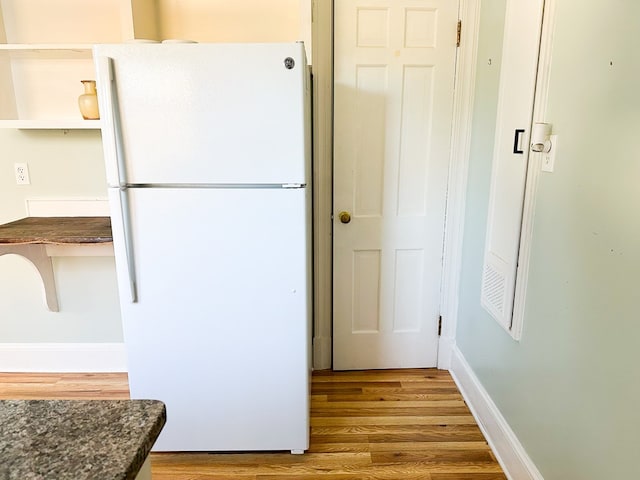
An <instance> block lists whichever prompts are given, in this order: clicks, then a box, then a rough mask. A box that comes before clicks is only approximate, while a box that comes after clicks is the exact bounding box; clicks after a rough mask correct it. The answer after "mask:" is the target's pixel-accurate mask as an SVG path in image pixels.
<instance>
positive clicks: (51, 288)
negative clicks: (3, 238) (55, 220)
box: [0, 243, 60, 312]
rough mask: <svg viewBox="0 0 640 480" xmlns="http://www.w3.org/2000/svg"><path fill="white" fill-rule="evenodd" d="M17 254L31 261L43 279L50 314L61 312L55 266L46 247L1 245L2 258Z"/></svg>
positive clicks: (37, 245)
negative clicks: (54, 273)
mask: <svg viewBox="0 0 640 480" xmlns="http://www.w3.org/2000/svg"><path fill="white" fill-rule="evenodd" d="M8 254H15V255H20V256H22V257H24V258H26V259H27V260H29V261H30V262H31V263H32V264H33V266H34V267H36V270H38V273H39V274H40V278H41V279H42V283H43V285H44V296H45V303H46V305H47V308H48V309H49V311H50V312H59V311H60V307H59V306H58V295H57V292H56V282H55V278H54V276H53V264H52V262H51V257H49V256H48V255H47V248H46V245H44V244H41V243H38V244H21V245H11V244H8V245H6V244H5V245H0V257H1V256H2V255H8Z"/></svg>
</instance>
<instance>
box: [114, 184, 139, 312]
mask: <svg viewBox="0 0 640 480" xmlns="http://www.w3.org/2000/svg"><path fill="white" fill-rule="evenodd" d="M118 196H119V197H120V198H119V200H120V201H119V203H120V216H121V219H122V232H123V235H122V236H123V240H124V251H125V256H126V257H127V276H128V278H129V282H128V283H129V295H130V298H131V303H137V302H138V286H137V284H136V264H135V261H134V255H133V242H132V240H131V215H130V214H129V213H130V208H129V193H128V188H127V187H124V186H123V187H120V191H119V192H118Z"/></svg>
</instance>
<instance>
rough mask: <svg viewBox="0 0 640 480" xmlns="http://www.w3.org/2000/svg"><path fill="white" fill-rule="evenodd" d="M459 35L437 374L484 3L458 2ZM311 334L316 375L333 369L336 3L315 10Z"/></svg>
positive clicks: (453, 290) (452, 300) (321, 2)
mask: <svg viewBox="0 0 640 480" xmlns="http://www.w3.org/2000/svg"><path fill="white" fill-rule="evenodd" d="M458 1H459V3H458V18H459V20H461V21H462V25H463V28H462V35H461V39H460V40H461V41H460V46H459V48H458V52H457V55H456V67H455V72H456V73H455V86H454V112H453V126H452V135H451V154H450V159H449V179H448V184H447V204H446V207H445V208H446V220H445V232H444V235H445V242H444V251H443V273H442V278H441V282H442V293H441V299H440V314H441V316H442V331H441V336H440V340H439V344H438V368H441V369H448V368H449V366H450V364H451V354H452V352H453V347H454V346H455V335H456V325H457V315H458V287H459V283H460V271H461V259H462V238H463V226H464V214H465V200H466V189H467V188H466V187H467V173H468V163H469V150H470V140H471V122H472V114H473V100H474V95H473V87H474V85H475V66H476V57H477V38H478V29H479V23H480V1H481V0H458ZM311 17H312V20H311V21H312V26H311V30H312V35H311V36H312V42H311V45H312V51H313V54H312V58H313V66H312V73H313V78H314V86H313V105H314V112H313V124H314V126H313V137H314V142H313V158H314V166H313V189H314V193H313V200H314V221H313V225H314V234H313V239H314V327H313V368H314V369H316V370H322V369H328V368H331V366H332V358H331V355H332V353H331V352H332V340H333V338H332V323H333V297H332V288H333V278H332V275H333V270H332V262H333V231H332V228H333V221H332V215H333V1H332V0H313V4H312V15H311Z"/></svg>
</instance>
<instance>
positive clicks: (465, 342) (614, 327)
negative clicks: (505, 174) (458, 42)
mask: <svg viewBox="0 0 640 480" xmlns="http://www.w3.org/2000/svg"><path fill="white" fill-rule="evenodd" d="M555 3H556V4H557V18H556V28H555V38H554V43H553V63H552V73H551V84H550V95H549V103H548V110H547V118H546V120H547V121H548V122H550V123H552V124H553V130H554V133H557V134H558V135H559V143H558V155H557V159H556V169H555V172H554V173H543V174H541V177H540V184H539V188H538V195H537V203H536V212H535V225H534V233H533V245H532V253H531V271H530V276H529V285H528V291H527V303H526V313H525V319H524V332H523V336H522V340H521V341H520V342H515V341H514V340H512V339H511V337H510V336H509V335H508V334H507V333H506V332H505V331H503V330H502V329H501V328H500V327H499V326H498V324H497V323H496V322H495V321H494V320H493V319H492V318H491V317H489V315H488V314H487V313H486V312H485V311H484V310H483V309H482V308H481V307H480V302H479V299H480V278H481V270H482V257H483V250H484V239H485V230H486V217H487V203H488V190H489V179H490V170H491V156H492V144H493V133H494V132H493V127H492V123H493V121H494V120H495V102H496V98H497V90H496V89H497V81H498V77H497V75H496V71H497V70H498V69H497V68H496V69H492V68H490V67H489V66H488V65H487V57H488V56H490V55H496V50H497V49H499V42H500V39H499V38H498V37H499V33H500V32H499V31H498V29H496V28H494V27H495V24H496V22H498V23H499V18H500V14H499V11H500V9H501V8H502V5H503V4H504V1H503V0H501V1H500V2H494V1H491V0H485V1H483V2H482V23H481V39H480V44H479V52H478V70H477V82H476V103H475V107H474V128H473V139H472V154H471V159H470V172H469V186H468V192H467V195H468V196H467V210H466V220H465V239H464V251H463V272H462V282H461V288H460V298H461V303H460V310H459V324H458V337H457V343H458V347H459V348H460V350H461V351H462V353H463V355H464V356H465V358H466V359H467V361H468V362H469V364H470V365H471V367H472V368H473V370H474V371H475V373H476V375H477V376H478V378H479V379H480V381H481V382H482V384H483V385H484V387H485V388H486V389H487V391H488V392H489V394H490V395H491V397H492V399H493V400H494V402H495V403H496V405H497V406H498V408H499V409H500V411H501V412H502V414H503V415H504V416H505V418H506V419H507V421H508V422H509V424H510V426H511V427H512V428H513V430H514V431H515V433H516V435H517V436H518V438H519V439H520V441H521V442H522V444H523V445H524V447H525V449H526V450H527V452H528V454H529V455H530V457H531V458H532V459H533V461H534V463H535V464H536V466H537V467H538V468H539V470H540V471H541V473H542V474H543V476H544V478H545V480H567V479H571V480H573V479H576V480H578V479H579V480H591V479H593V480H595V479H598V480H601V479H603V478H606V479H625V480H626V479H631V478H640V464H639V463H638V459H637V455H638V452H640V437H639V436H638V434H637V432H638V428H639V427H640V409H638V406H637V398H639V397H640V367H638V364H640V349H639V348H638V346H640V315H639V314H638V301H637V298H638V295H637V293H636V290H637V284H638V279H639V278H640V248H639V247H638V245H640V222H639V221H638V208H639V206H640V188H639V187H638V185H637V183H638V181H639V180H640V144H639V143H638V141H637V139H638V138H639V135H640V55H638V53H637V45H639V44H640V2H637V1H636V0H617V1H612V2H570V1H569V2H566V1H558V0H555ZM492 25H493V26H492ZM610 62H613V65H611V64H610Z"/></svg>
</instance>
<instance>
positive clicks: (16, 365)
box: [0, 343, 127, 373]
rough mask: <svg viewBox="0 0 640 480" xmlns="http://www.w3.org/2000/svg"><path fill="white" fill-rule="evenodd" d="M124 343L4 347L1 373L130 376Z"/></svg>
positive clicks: (1, 347) (0, 347) (0, 356)
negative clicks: (117, 373) (114, 373)
mask: <svg viewBox="0 0 640 480" xmlns="http://www.w3.org/2000/svg"><path fill="white" fill-rule="evenodd" d="M126 371H127V362H126V353H125V348H124V343H0V372H30V373H67V372H68V373H78V372H80V373H99V372H100V373H102V372H107V373H111V372H126Z"/></svg>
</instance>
